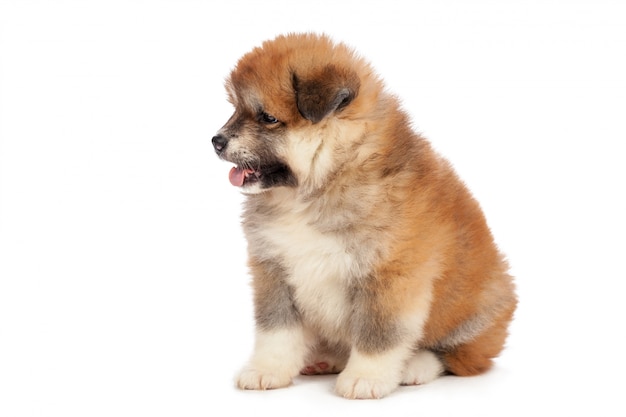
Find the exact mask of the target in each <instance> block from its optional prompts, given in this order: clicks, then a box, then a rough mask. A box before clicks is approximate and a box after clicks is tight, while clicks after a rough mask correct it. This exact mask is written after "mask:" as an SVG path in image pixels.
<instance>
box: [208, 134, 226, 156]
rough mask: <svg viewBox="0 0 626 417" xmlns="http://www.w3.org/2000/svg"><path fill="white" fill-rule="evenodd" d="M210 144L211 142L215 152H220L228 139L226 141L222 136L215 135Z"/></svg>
mask: <svg viewBox="0 0 626 417" xmlns="http://www.w3.org/2000/svg"><path fill="white" fill-rule="evenodd" d="M211 142H213V147H214V148H215V151H216V152H221V151H223V150H224V148H225V147H226V145H227V144H228V139H226V138H225V137H224V135H215V136H213V139H211Z"/></svg>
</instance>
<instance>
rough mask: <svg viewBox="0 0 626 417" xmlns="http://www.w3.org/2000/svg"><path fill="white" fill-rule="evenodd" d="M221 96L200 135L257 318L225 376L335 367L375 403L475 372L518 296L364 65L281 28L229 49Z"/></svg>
mask: <svg viewBox="0 0 626 417" xmlns="http://www.w3.org/2000/svg"><path fill="white" fill-rule="evenodd" d="M226 90H227V93H228V98H229V101H230V102H231V103H232V104H233V106H234V108H235V111H234V114H233V115H232V117H231V118H230V119H229V120H228V121H227V123H226V124H225V125H224V126H223V127H222V128H221V129H220V130H219V132H218V133H217V134H216V136H214V137H213V139H212V143H213V146H214V148H215V151H216V153H217V154H218V155H219V157H220V158H221V159H223V160H225V161H228V162H230V163H232V164H234V165H235V166H234V167H233V168H232V169H231V170H230V174H229V179H230V182H231V183H232V185H234V186H235V187H238V188H239V189H240V190H241V191H242V192H243V193H244V194H246V202H245V205H244V214H243V228H244V231H245V235H246V238H247V240H248V255H249V266H250V269H251V274H252V277H253V289H254V305H255V319H256V340H255V347H254V353H253V354H252V357H251V359H250V361H249V363H248V364H247V366H246V367H244V369H243V370H242V371H241V373H240V374H239V376H238V377H237V379H236V383H237V385H238V386H239V387H240V388H242V389H252V390H264V389H272V388H281V387H285V386H287V385H289V384H290V383H291V381H292V379H293V378H294V377H295V376H296V375H298V373H303V374H322V373H339V376H338V378H337V382H336V385H335V390H336V392H337V393H338V394H339V395H342V396H344V397H347V398H380V397H383V396H385V395H387V394H389V393H390V392H392V391H393V390H394V389H395V388H396V387H398V385H400V384H402V385H413V384H423V383H426V382H429V381H431V380H433V379H435V378H437V377H438V376H439V375H442V374H443V373H446V372H448V373H452V374H455V375H476V374H479V373H481V372H484V371H486V370H487V369H489V367H490V366H491V365H492V358H494V357H496V356H497V355H498V354H499V353H500V351H501V350H502V348H503V344H504V342H505V338H506V336H507V326H508V324H509V322H510V321H511V319H512V316H513V312H514V310H515V307H516V303H517V301H516V296H515V291H514V285H513V282H512V278H511V276H510V275H509V274H508V273H507V268H508V267H507V264H506V262H505V261H504V259H503V256H502V255H501V254H500V253H499V252H498V249H497V248H496V245H495V244H494V241H493V238H492V235H491V233H490V231H489V228H488V227H487V224H486V221H485V218H484V216H483V214H482V212H481V209H480V207H479V205H478V203H477V202H476V201H475V200H474V198H473V197H472V196H471V195H470V192H469V191H468V189H467V188H466V187H465V186H464V184H463V183H462V182H461V181H460V180H459V178H458V177H457V175H456V174H455V173H454V171H453V169H452V168H451V166H450V164H449V163H448V162H446V161H445V160H444V159H442V158H441V157H440V156H438V155H437V154H436V153H435V152H434V151H433V149H432V148H431V146H430V145H429V143H428V142H427V141H426V140H425V139H424V138H422V137H421V136H419V135H418V134H417V133H415V132H414V131H413V130H412V129H411V127H410V122H409V120H408V117H407V115H406V113H405V112H404V111H403V110H402V109H401V108H400V105H399V103H398V100H397V99H396V98H395V97H394V96H392V95H390V94H389V93H387V92H386V91H385V88H384V86H383V83H382V81H381V79H380V78H379V77H378V76H377V75H376V74H375V73H374V70H373V69H372V67H371V66H370V65H369V64H368V63H367V62H366V61H365V60H364V59H362V58H360V57H359V56H358V55H356V54H355V53H354V52H353V51H352V50H351V49H350V48H348V47H347V46H345V45H343V44H336V43H334V42H333V41H332V40H331V39H329V38H328V37H326V36H319V35H315V34H290V35H287V36H279V37H277V38H276V39H274V40H272V41H267V42H265V43H263V45H262V46H261V47H258V48H255V49H253V50H252V51H251V52H249V53H248V54H246V55H244V56H243V57H242V58H241V59H240V61H239V62H238V63H237V65H236V67H235V69H234V70H233V71H232V73H231V74H230V77H229V78H228V79H227V81H226Z"/></svg>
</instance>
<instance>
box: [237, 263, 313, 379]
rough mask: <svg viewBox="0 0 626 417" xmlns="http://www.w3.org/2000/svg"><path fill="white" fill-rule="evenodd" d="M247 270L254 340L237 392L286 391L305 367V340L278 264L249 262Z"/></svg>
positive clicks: (306, 344)
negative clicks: (251, 390) (284, 388)
mask: <svg viewBox="0 0 626 417" xmlns="http://www.w3.org/2000/svg"><path fill="white" fill-rule="evenodd" d="M250 267H251V272H252V276H253V288H254V301H255V303H254V305H255V319H256V329H257V330H256V340H255V347H254V353H253V354H252V357H251V358H250V361H249V362H248V364H247V365H246V366H245V367H244V369H243V370H242V371H241V372H240V374H239V375H238V376H237V378H236V383H237V386H238V387H239V388H242V389H254V390H265V389H272V388H281V387H285V386H287V385H289V384H290V383H291V380H292V378H293V377H294V376H296V375H298V373H299V372H300V370H301V369H302V368H303V367H304V359H305V357H306V356H307V354H308V351H309V342H308V338H307V335H306V334H305V331H304V329H303V327H302V324H301V322H300V316H299V314H298V312H297V311H296V309H295V307H294V305H293V301H292V299H291V289H290V288H289V286H288V285H287V284H286V282H285V279H284V271H283V269H282V267H281V266H280V264H279V263H274V262H269V261H263V262H260V261H256V260H255V259H251V260H250Z"/></svg>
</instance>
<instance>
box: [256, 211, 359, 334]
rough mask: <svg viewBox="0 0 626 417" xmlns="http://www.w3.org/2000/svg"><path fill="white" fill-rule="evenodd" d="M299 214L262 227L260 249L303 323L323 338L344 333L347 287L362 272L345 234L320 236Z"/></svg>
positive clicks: (289, 215)
mask: <svg viewBox="0 0 626 417" xmlns="http://www.w3.org/2000/svg"><path fill="white" fill-rule="evenodd" d="M310 220H311V219H309V218H308V217H307V216H306V215H304V214H293V213H290V214H285V215H283V216H280V217H279V218H277V219H274V220H272V221H271V222H269V223H266V226H267V227H264V228H263V230H262V231H261V233H262V234H263V239H262V240H263V241H264V242H265V243H266V244H267V246H266V248H265V250H266V251H268V253H269V254H270V255H271V256H272V257H274V258H275V259H279V260H280V262H281V264H282V265H283V266H284V268H285V270H286V271H287V273H288V276H287V282H288V284H289V285H290V286H291V287H292V288H293V296H294V302H295V304H296V306H297V308H298V309H299V310H300V312H301V314H302V316H303V318H304V320H305V321H307V322H308V324H309V325H312V326H314V327H317V328H320V330H322V331H324V332H325V333H327V336H329V337H333V336H334V337H338V335H339V334H340V333H342V332H344V331H345V329H344V326H345V324H346V322H347V319H348V318H349V314H350V310H351V306H350V301H349V287H350V284H351V283H352V282H353V280H354V279H356V278H357V277H358V276H359V275H361V274H362V272H363V271H362V270H363V266H362V265H361V261H360V260H359V259H360V258H359V256H358V254H355V253H353V252H352V251H350V250H349V248H348V246H347V244H346V241H347V240H346V236H343V235H338V234H335V233H322V232H320V231H319V230H318V229H317V228H316V227H315V226H314V225H312V224H311V222H310Z"/></svg>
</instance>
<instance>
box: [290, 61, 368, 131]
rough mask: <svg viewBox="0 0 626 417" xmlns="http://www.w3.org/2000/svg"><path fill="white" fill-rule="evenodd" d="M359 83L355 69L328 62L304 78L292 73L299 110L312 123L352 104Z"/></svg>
mask: <svg viewBox="0 0 626 417" xmlns="http://www.w3.org/2000/svg"><path fill="white" fill-rule="evenodd" d="M359 86H360V83H359V78H358V76H357V75H356V74H355V73H354V72H352V71H342V70H340V69H338V68H337V67H335V66H334V65H327V66H325V67H323V68H322V69H321V70H319V71H316V72H315V73H313V74H310V75H308V76H307V77H306V78H302V79H301V78H299V77H298V76H297V75H296V74H295V73H294V74H293V88H294V90H295V92H296V104H297V106H298V111H299V112H300V114H301V115H302V117H304V118H305V119H308V120H310V121H311V122H313V123H318V122H319V121H321V120H322V119H324V118H325V117H326V116H328V115H329V114H331V113H333V112H335V111H339V110H341V109H343V108H344V107H346V106H347V105H348V104H350V102H352V100H354V98H355V97H356V95H357V93H358V91H359Z"/></svg>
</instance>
